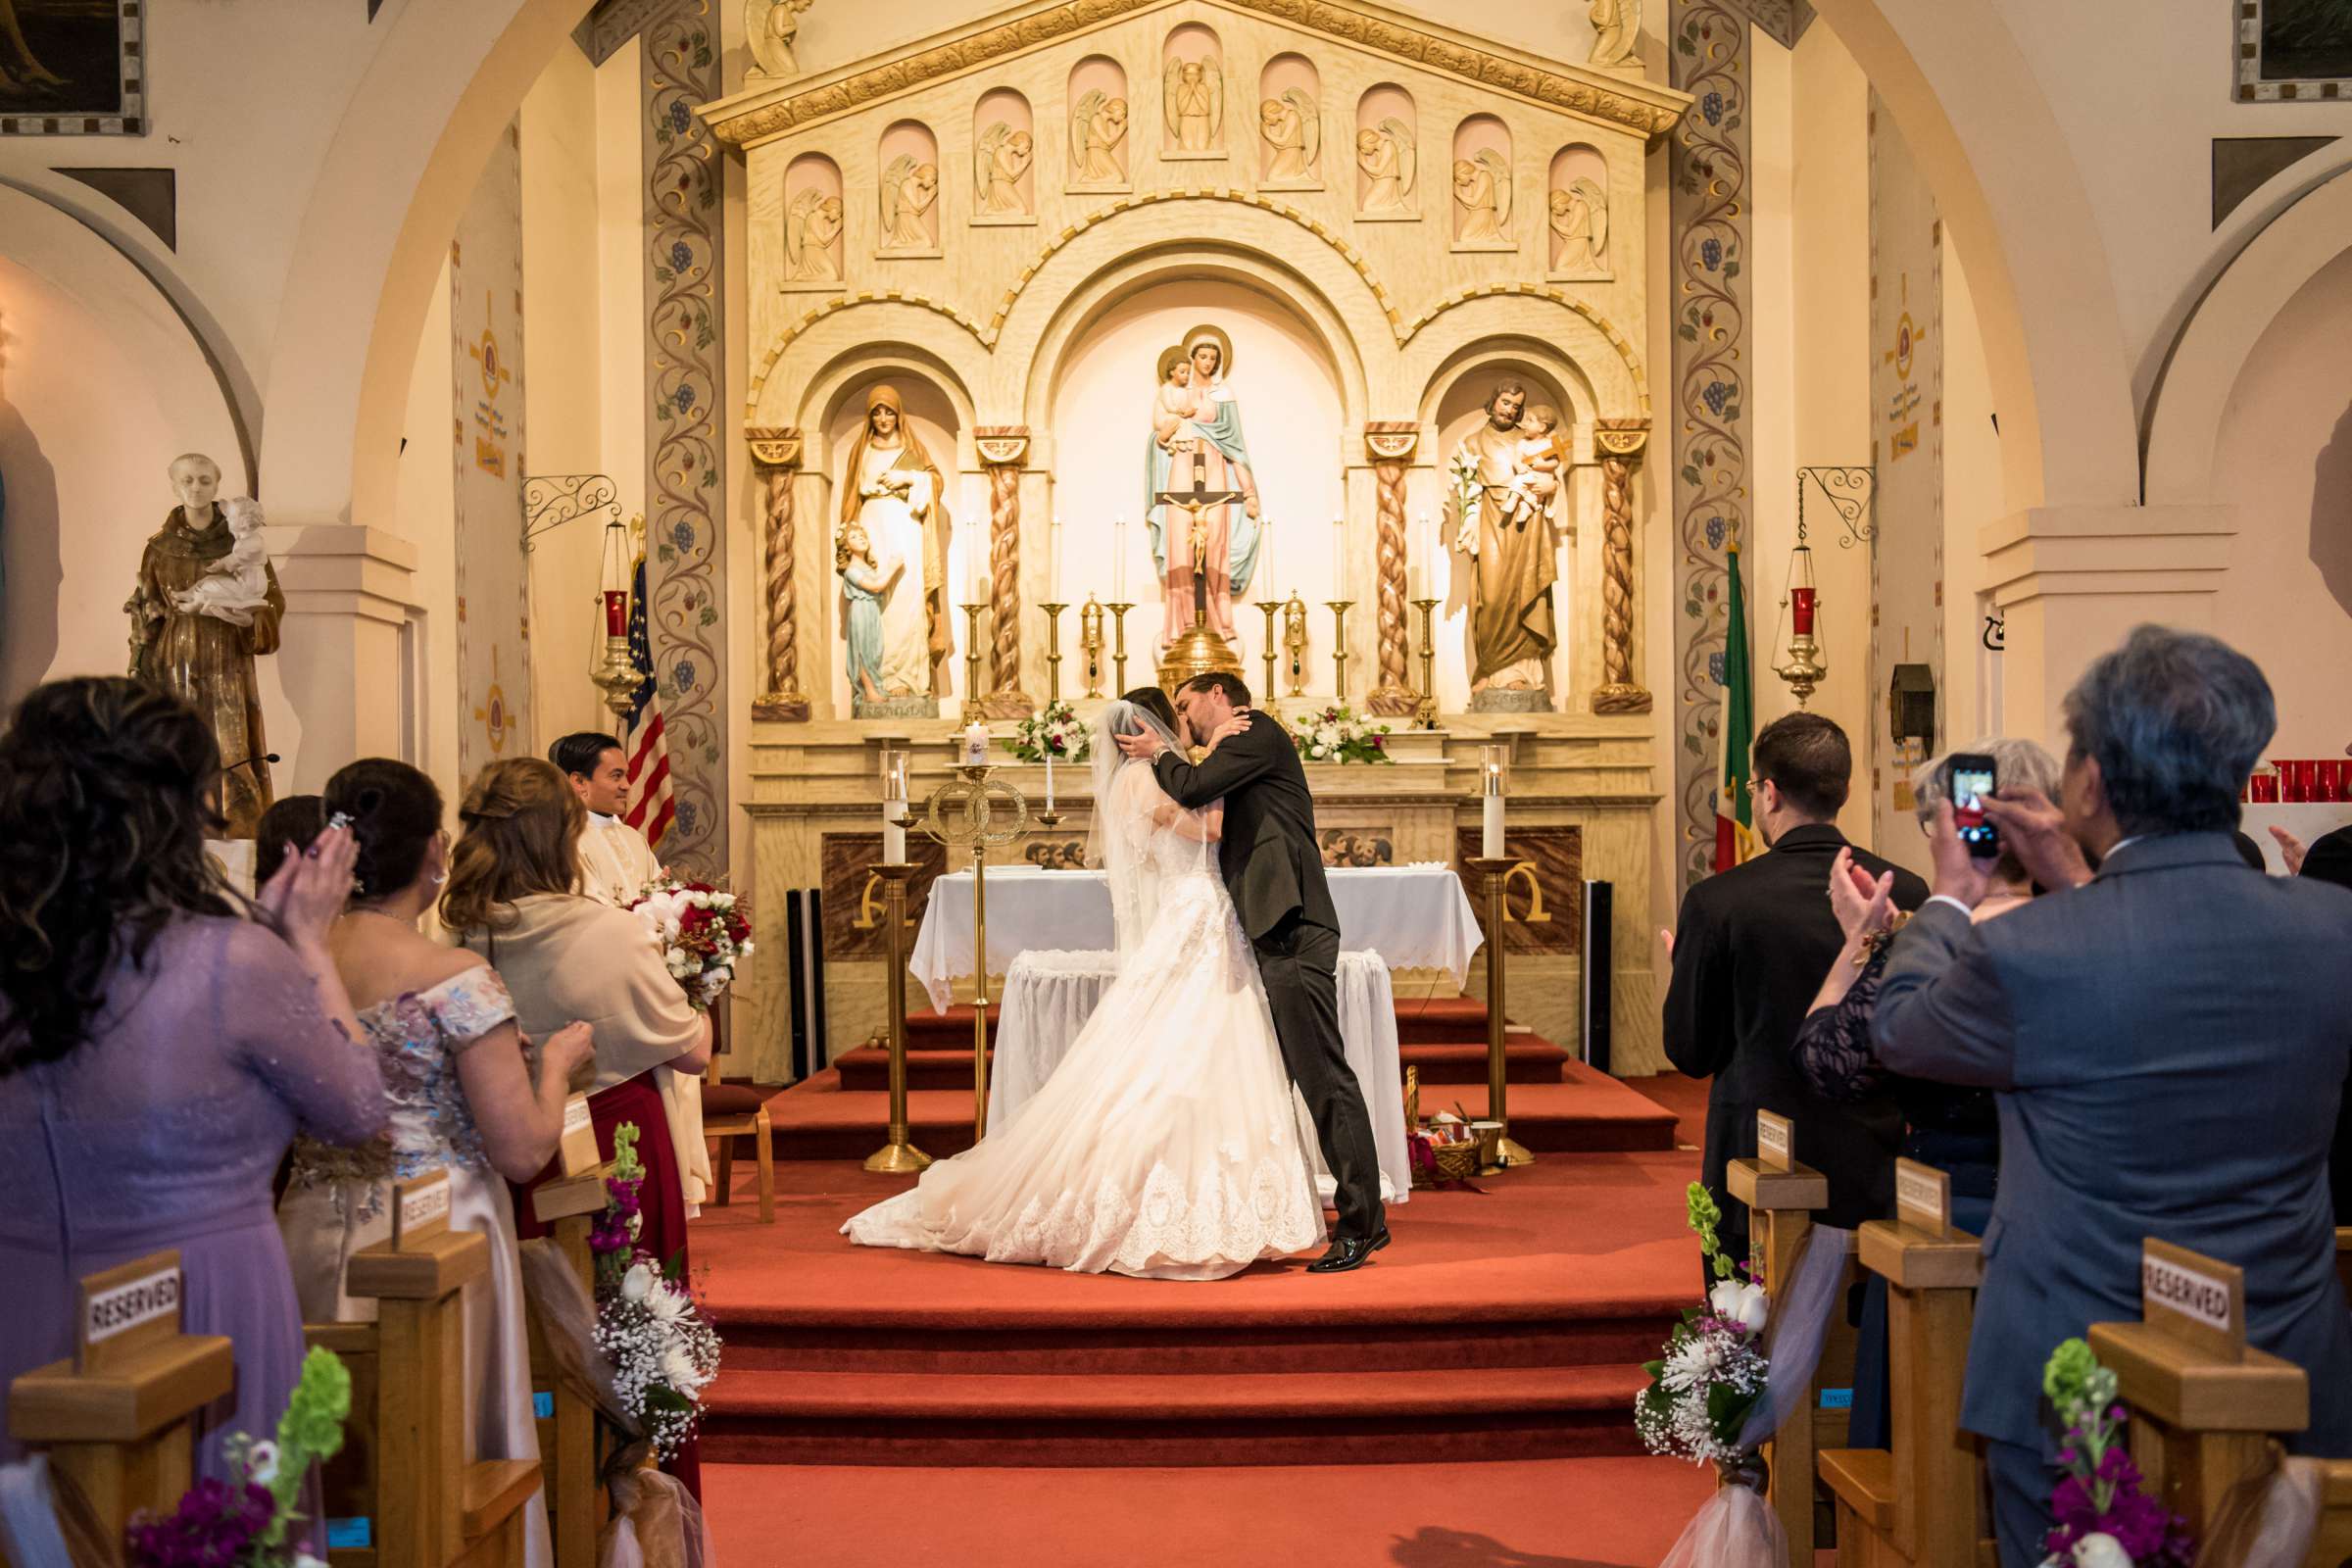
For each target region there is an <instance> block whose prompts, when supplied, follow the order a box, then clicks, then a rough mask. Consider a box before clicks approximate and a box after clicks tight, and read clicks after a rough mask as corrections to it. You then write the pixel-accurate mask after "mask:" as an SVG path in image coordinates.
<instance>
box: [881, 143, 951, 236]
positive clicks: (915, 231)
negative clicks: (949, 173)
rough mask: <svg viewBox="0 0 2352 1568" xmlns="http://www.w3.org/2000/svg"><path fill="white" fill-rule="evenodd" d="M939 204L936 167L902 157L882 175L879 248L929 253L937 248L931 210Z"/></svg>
mask: <svg viewBox="0 0 2352 1568" xmlns="http://www.w3.org/2000/svg"><path fill="white" fill-rule="evenodd" d="M938 202H939V166H938V165H937V164H926V163H922V162H919V161H917V160H916V158H915V157H914V155H913V154H912V153H901V154H900V155H899V156H898V157H896V158H894V159H892V160H891V161H890V165H889V167H888V168H886V169H884V170H883V171H882V248H883V249H884V250H886V251H928V250H933V249H936V248H937V247H938V245H939V236H938V235H937V234H936V233H934V232H933V231H932V227H931V224H932V217H931V211H932V209H933V208H934V207H935V206H937V205H938Z"/></svg>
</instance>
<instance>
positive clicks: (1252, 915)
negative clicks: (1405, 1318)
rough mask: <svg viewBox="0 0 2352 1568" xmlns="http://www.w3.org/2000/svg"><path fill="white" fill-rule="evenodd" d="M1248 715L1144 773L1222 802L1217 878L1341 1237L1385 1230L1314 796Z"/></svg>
mask: <svg viewBox="0 0 2352 1568" xmlns="http://www.w3.org/2000/svg"><path fill="white" fill-rule="evenodd" d="M1152 771H1153V773H1154V775H1155V776H1156V777H1157V778H1158V780H1159V787H1160V788H1161V789H1163V790H1165V791H1166V792H1167V793H1168V795H1169V797H1170V798H1172V799H1173V800H1175V801H1176V802H1177V804H1179V805H1181V806H1185V807H1188V808H1192V809H1199V808H1201V807H1203V806H1206V805H1208V804H1209V803H1210V802H1211V801H1215V800H1219V799H1222V800H1223V801H1224V803H1225V827H1224V834H1223V841H1222V842H1221V843H1220V844H1219V845H1218V849H1217V853H1218V859H1219V863H1220V866H1221V868H1222V870H1223V871H1224V874H1225V886H1226V889H1227V890H1228V891H1229V892H1230V893H1231V894H1232V895H1233V907H1234V909H1235V911H1236V912H1237V913H1239V914H1240V916H1241V921H1242V929H1243V930H1244V931H1245V932H1247V933H1248V934H1249V937H1250V946H1251V947H1253V948H1254V949H1256V950H1257V968H1258V973H1259V974H1260V975H1261V976H1263V977H1264V979H1265V983H1266V1004H1267V1006H1268V1007H1269V1008H1270V1009H1271V1010H1272V1011H1273V1014H1274V1035H1275V1038H1276V1039H1277V1040H1278V1041H1279V1042H1280V1043H1281V1045H1282V1058H1283V1062H1284V1064H1285V1065H1286V1066H1287V1067H1289V1068H1290V1073H1291V1079H1292V1081H1293V1082H1294V1083H1296V1084H1298V1086H1299V1094H1300V1095H1301V1096H1302V1097H1303V1098H1304V1099H1305V1101H1306V1108H1307V1110H1308V1112H1309V1113H1310V1114H1312V1115H1313V1117H1314V1119H1315V1137H1316V1140H1317V1141H1318V1142H1319V1143H1320V1144H1321V1145H1322V1146H1323V1162H1324V1163H1325V1164H1326V1165H1329V1166H1330V1167H1331V1174H1332V1178H1333V1180H1334V1181H1336V1182H1337V1183H1338V1184H1339V1196H1338V1204H1339V1210H1340V1225H1339V1235H1340V1236H1341V1237H1343V1238H1348V1237H1354V1238H1361V1239H1366V1240H1368V1239H1370V1238H1372V1237H1374V1236H1377V1235H1379V1234H1380V1233H1381V1230H1382V1217H1381V1205H1380V1159H1379V1156H1378V1154H1377V1153H1376V1152H1374V1150H1373V1146H1372V1118H1371V1116H1370V1115H1369V1114H1368V1113H1367V1112H1366V1111H1365V1109H1364V1095H1363V1090H1362V1088H1361V1087H1360V1086H1358V1085H1357V1083H1356V1081H1355V1073H1354V1070H1353V1069H1351V1068H1350V1067H1349V1066H1348V1055H1347V1052H1346V1050H1345V1049H1344V1048H1343V1047H1342V1045H1341V1043H1340V1006H1339V976H1338V970H1339V961H1340V917H1339V913H1338V911H1337V910H1335V909H1334V908H1333V907H1332V904H1331V889H1330V887H1329V886H1328V885H1326V884H1325V882H1324V880H1323V857H1322V855H1321V854H1320V853H1319V852H1318V851H1317V850H1316V848H1315V802H1314V797H1313V796H1312V795H1310V794H1308V793H1307V788H1306V770H1305V769H1304V768H1302V767H1300V766H1299V753H1298V750H1297V749H1296V748H1295V747H1294V746H1293V745H1292V744H1291V739H1290V732H1289V731H1288V730H1287V729H1286V728H1285V727H1284V726H1283V723H1282V720H1280V719H1278V718H1276V717H1275V716H1274V715H1273V714H1271V713H1265V712H1260V711H1257V710H1255V709H1252V710H1250V728H1249V729H1248V730H1246V731H1244V732H1243V733H1241V734H1239V735H1235V736H1232V737H1230V738H1228V739H1227V740H1226V741H1225V742H1224V743H1223V744H1222V745H1220V746H1219V747H1218V748H1217V749H1216V752H1215V754H1214V755H1212V756H1210V757H1209V758H1208V759H1207V760H1204V761H1202V762H1201V764H1200V765H1199V766H1195V765H1194V764H1192V763H1191V762H1188V761H1186V760H1184V759H1183V758H1182V757H1180V756H1178V755H1177V754H1176V753H1174V752H1162V753H1160V754H1159V759H1158V760H1157V761H1156V762H1154V763H1153V764H1152Z"/></svg>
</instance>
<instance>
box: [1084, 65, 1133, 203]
mask: <svg viewBox="0 0 2352 1568" xmlns="http://www.w3.org/2000/svg"><path fill="white" fill-rule="evenodd" d="M1126 142H1127V100H1126V99H1124V98H1113V97H1111V96H1110V95H1109V94H1108V93H1106V92H1103V90H1102V89H1101V88H1099V87H1098V88H1096V89H1095V90H1094V91H1092V92H1089V93H1086V94H1084V95H1082V96H1081V97H1080V98H1079V100H1078V102H1077V103H1076V104H1074V105H1072V106H1071V109H1070V169H1071V171H1072V172H1071V175H1070V178H1071V181H1072V183H1074V184H1080V185H1117V184H1123V183H1124V182H1125V181H1126V178H1127V147H1126Z"/></svg>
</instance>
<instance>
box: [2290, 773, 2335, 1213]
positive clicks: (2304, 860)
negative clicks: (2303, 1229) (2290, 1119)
mask: <svg viewBox="0 0 2352 1568" xmlns="http://www.w3.org/2000/svg"><path fill="white" fill-rule="evenodd" d="M2344 750H2345V751H2347V752H2352V746H2347V747H2345V748H2344ZM2271 836H2272V837H2273V838H2275V839H2277V840H2278V848H2279V850H2280V851H2281V852H2282V853H2283V855H2284V857H2285V859H2286V869H2287V874H2288V875H2290V876H2301V877H2309V878H2310V879H2311V880H2312V881H2314V882H2325V883H2328V884H2330V885H2332V886H2334V887H2339V888H2344V889H2347V890H2352V827H2339V828H2337V829H2336V830H2335V831H2334V832H2332V833H2324V834H2322V835H2321V836H2320V837H2318V838H2316V839H2314V840H2312V841H2311V848H2310V849H2308V850H2306V849H2305V848H2304V847H2303V846H2302V844H2301V843H2300V842H2298V841H2297V840H2296V838H2295V836H2294V835H2293V834H2292V833H2289V832H2287V831H2286V829H2284V828H2278V827H2275V828H2273V829H2271ZM2327 1180H2328V1185H2329V1186H2330V1187H2331V1188H2332V1189H2333V1190H2334V1193H2335V1222H2336V1223H2337V1224H2338V1225H2352V1094H2346V1095H2345V1096H2344V1105H2343V1109H2341V1110H2340V1111H2338V1112H2337V1113H2336V1117H2335V1148H2334V1152H2333V1153H2332V1154H2331V1155H2330V1156H2329V1157H2328V1178H2327Z"/></svg>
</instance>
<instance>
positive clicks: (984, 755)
mask: <svg viewBox="0 0 2352 1568" xmlns="http://www.w3.org/2000/svg"><path fill="white" fill-rule="evenodd" d="M963 765H964V766H966V767H985V766H987V765H988V726H987V725H986V724H983V723H981V722H980V721H979V720H978V719H976V718H975V719H973V720H972V721H971V722H970V723H969V724H966V725H964V726H963Z"/></svg>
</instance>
